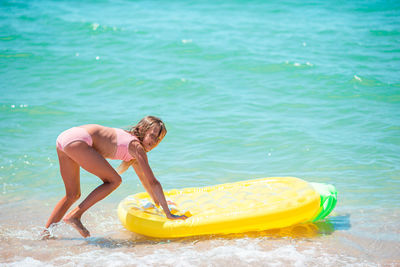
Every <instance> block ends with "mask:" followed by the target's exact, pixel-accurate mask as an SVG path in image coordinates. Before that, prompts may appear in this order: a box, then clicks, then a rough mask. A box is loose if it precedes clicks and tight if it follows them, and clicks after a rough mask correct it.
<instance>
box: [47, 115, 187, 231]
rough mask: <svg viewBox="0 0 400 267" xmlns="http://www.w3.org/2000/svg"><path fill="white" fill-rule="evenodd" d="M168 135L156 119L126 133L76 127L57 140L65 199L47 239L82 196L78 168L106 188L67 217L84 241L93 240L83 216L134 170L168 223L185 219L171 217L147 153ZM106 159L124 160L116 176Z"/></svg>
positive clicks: (150, 118)
mask: <svg viewBox="0 0 400 267" xmlns="http://www.w3.org/2000/svg"><path fill="white" fill-rule="evenodd" d="M166 133H167V129H166V128H165V126H164V123H163V122H162V121H161V120H160V119H159V118H157V117H153V116H147V117H144V118H143V119H142V120H141V121H140V122H139V123H138V124H137V125H136V126H134V127H132V129H131V130H130V131H129V132H127V131H124V130H122V129H117V128H109V127H104V126H101V125H96V124H88V125H82V126H79V127H74V128H71V129H69V130H66V131H64V132H63V133H61V134H60V135H59V136H58V138H57V142H56V143H57V154H58V159H59V163H60V172H61V176H62V179H63V181H64V185H65V192H66V193H65V196H64V197H63V198H62V199H61V200H60V201H59V202H58V203H57V205H56V207H55V208H54V210H53V212H52V213H51V215H50V218H49V220H48V221H47V223H46V230H45V231H44V237H50V233H49V231H48V227H49V226H50V225H51V224H53V223H56V222H59V221H60V220H61V219H62V218H63V216H64V214H65V213H66V212H67V211H68V209H69V208H70V207H71V205H72V204H73V203H74V202H75V201H77V200H78V199H79V197H80V196H81V189H80V180H79V167H82V168H84V169H85V170H87V171H88V172H90V173H93V174H94V175H97V176H98V177H99V178H100V179H101V180H102V181H103V184H102V185H100V186H99V187H97V188H96V189H94V190H93V191H92V192H91V193H90V194H89V195H88V196H87V197H86V199H85V200H83V201H82V203H81V204H79V206H77V207H76V208H75V209H73V210H72V211H71V212H70V213H68V214H67V215H66V216H65V217H64V222H66V223H68V224H70V225H72V226H73V227H74V228H75V229H77V230H78V231H79V233H80V234H81V235H82V236H83V237H88V236H90V233H89V231H88V230H87V229H86V228H85V226H83V224H82V222H81V216H82V214H83V213H84V212H85V211H86V210H87V209H89V208H90V207H91V206H93V205H94V204H95V203H97V202H98V201H100V200H102V199H103V198H105V197H106V196H108V195H109V194H110V193H111V192H112V191H114V190H115V189H116V188H117V187H118V186H119V185H120V184H121V176H120V174H122V173H123V172H124V171H126V170H127V169H128V168H129V166H133V168H134V169H135V172H136V174H137V175H138V176H139V179H140V181H141V182H142V184H143V186H144V188H145V189H146V191H147V192H148V193H149V195H150V196H151V198H152V199H153V201H154V203H155V204H156V205H161V207H162V208H163V210H164V212H165V215H166V216H167V218H169V219H186V217H185V216H176V215H173V214H171V212H170V210H169V208H168V204H167V201H166V200H165V196H164V192H163V190H162V187H161V184H160V183H159V182H158V180H157V179H156V178H155V177H154V174H153V172H152V170H151V168H150V166H149V163H148V160H147V155H146V152H149V151H150V150H152V149H153V148H155V147H156V146H157V145H158V144H159V143H160V142H161V140H162V139H163V138H164V136H165V135H166ZM106 158H109V159H119V160H123V162H122V163H121V165H120V166H119V168H118V170H119V172H118V173H117V172H116V171H115V170H114V169H113V167H111V165H110V164H109V163H108V161H107V160H106Z"/></svg>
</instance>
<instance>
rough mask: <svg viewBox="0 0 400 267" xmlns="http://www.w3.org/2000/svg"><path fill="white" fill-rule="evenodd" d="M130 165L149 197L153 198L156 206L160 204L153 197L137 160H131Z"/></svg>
mask: <svg viewBox="0 0 400 267" xmlns="http://www.w3.org/2000/svg"><path fill="white" fill-rule="evenodd" d="M132 167H133V169H134V170H135V172H136V174H137V176H138V177H139V180H140V181H141V182H142V185H143V187H144V189H146V191H147V192H148V193H149V195H150V197H151V198H152V199H153V201H154V204H156V205H157V206H160V203H159V202H158V199H157V198H156V197H155V195H154V192H153V190H152V188H151V187H150V185H149V183H147V179H146V178H145V176H144V173H143V170H142V168H140V165H139V164H138V162H137V161H136V160H135V161H133V163H132Z"/></svg>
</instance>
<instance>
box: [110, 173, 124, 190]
mask: <svg viewBox="0 0 400 267" xmlns="http://www.w3.org/2000/svg"><path fill="white" fill-rule="evenodd" d="M108 183H110V184H111V185H112V186H113V188H117V187H118V186H119V185H120V184H121V183H122V178H121V176H120V175H118V174H117V175H115V176H114V177H113V178H112V179H110V180H109V181H108Z"/></svg>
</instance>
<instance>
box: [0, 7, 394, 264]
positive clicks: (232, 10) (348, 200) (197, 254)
mask: <svg viewBox="0 0 400 267" xmlns="http://www.w3.org/2000/svg"><path fill="white" fill-rule="evenodd" d="M399 77H400V4H399V2H398V1H339V2H338V1H306V2H304V1H290V0H289V1H169V2H166V1H127V0H120V1H117V0H115V1H84V2H81V1H2V2H1V3H0V92H1V97H0V148H1V149H0V241H1V245H0V263H1V264H5V265H6V266H21V265H27V266H32V265H33V266H36V265H37V266H43V265H48V266H52V265H62V266H63V265H66V266H71V265H70V264H75V265H79V266H80V265H82V266H86V265H87V266H89V265H91V264H93V263H95V265H97V266H108V265H112V264H115V263H117V265H122V266H135V265H138V266H143V265H148V266H152V265H159V264H165V265H167V266H169V265H178V266H186V265H191V266H220V265H226V264H230V265H232V266H235V265H238V266H254V265H269V264H266V262H269V263H270V264H271V265H274V264H275V265H297V266H303V265H308V266H310V265H328V266H330V265H331V266H336V265H338V264H339V265H346V264H355V265H363V266H365V265H372V266H374V265H380V264H393V265H395V264H400V256H399V255H400V254H399V253H398V252H399V251H400V237H399V236H400V231H399V229H400V224H399V222H400V205H399V203H400V194H399V193H398V191H399V190H400V78H399ZM148 114H151V115H156V116H159V117H161V118H162V119H163V120H164V121H165V123H166V125H167V129H168V134H167V136H166V138H165V139H164V140H163V142H162V143H161V144H160V145H159V146H158V147H157V148H156V149H155V150H154V151H152V152H150V153H149V159H150V165H151V166H152V168H153V170H154V172H155V174H156V176H157V177H158V179H159V180H160V182H161V183H162V185H163V187H164V189H172V188H182V187H193V186H206V185H213V184H218V183H226V182H234V181H240V180H246V179H254V178H260V177H268V176H296V177H300V178H303V179H305V180H308V181H312V182H324V183H331V184H334V185H335V186H336V188H337V189H338V191H339V200H338V206H337V208H336V209H335V212H334V214H333V215H332V217H331V218H330V219H328V220H327V221H325V222H323V223H322V224H319V225H318V227H319V228H318V229H319V230H318V231H317V232H316V233H315V234H314V235H312V236H311V237H310V236H309V235H300V236H299V235H296V236H294V237H293V236H290V235H289V236H285V235H284V236H281V237H278V238H277V237H275V236H271V235H269V234H267V233H264V234H259V235H257V234H251V235H243V236H239V237H234V238H233V237H229V238H224V237H207V238H204V237H202V238H192V239H183V240H172V241H169V240H149V239H146V238H144V237H139V236H137V235H135V234H132V233H129V232H127V231H126V230H124V229H123V228H122V226H121V225H120V223H119V221H118V218H117V215H116V206H117V205H118V203H119V201H120V200H121V199H123V198H124V197H126V196H127V195H129V194H132V193H137V192H140V191H143V188H142V187H141V185H140V184H139V180H138V178H137V177H136V175H135V174H134V172H133V171H132V170H130V171H128V172H127V173H125V174H124V175H123V180H124V182H123V184H122V185H121V186H120V188H118V189H117V190H116V191H115V192H113V193H112V194H111V195H110V196H109V197H108V198H107V199H105V200H104V201H102V202H100V203H99V204H97V205H96V206H95V207H94V208H93V209H92V210H90V211H89V212H88V214H87V215H85V216H86V217H84V218H83V221H84V222H85V223H86V224H87V226H88V228H89V229H90V230H91V232H92V236H93V237H91V238H90V239H87V240H84V239H81V238H80V236H79V235H78V234H77V233H75V231H73V230H71V229H70V228H68V226H66V225H63V224H61V225H60V226H59V227H58V228H57V229H55V234H56V236H58V239H57V240H50V241H41V240H39V234H38V233H39V232H40V230H41V227H43V226H44V224H45V222H46V220H47V218H48V216H49V214H50V212H51V210H52V208H53V207H54V205H55V203H56V202H57V201H58V200H59V199H60V198H61V197H62V196H63V194H64V186H63V183H62V180H61V177H60V175H59V173H58V159H57V155H56V151H55V140H56V138H57V136H58V134H59V133H60V132H62V131H63V130H65V129H67V128H70V127H72V126H77V125H82V124H88V123H98V124H102V125H106V126H112V127H121V128H126V127H129V126H130V125H134V124H136V123H137V122H138V121H139V120H140V119H141V118H142V117H143V116H145V115H148ZM118 164H119V162H112V165H113V166H117V165H118ZM81 183H82V195H83V196H85V195H87V194H88V193H89V192H90V191H91V190H92V189H93V188H94V187H96V186H97V185H98V184H99V183H100V180H99V179H98V178H97V177H94V176H93V175H91V174H89V173H87V172H85V171H82V173H81ZM328 226H329V227H328ZM326 228H329V229H330V230H329V231H326ZM324 229H325V230H324Z"/></svg>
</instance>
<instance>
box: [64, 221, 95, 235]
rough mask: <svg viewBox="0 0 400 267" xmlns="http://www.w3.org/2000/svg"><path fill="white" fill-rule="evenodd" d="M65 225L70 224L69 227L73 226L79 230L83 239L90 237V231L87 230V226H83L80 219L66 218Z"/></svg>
mask: <svg viewBox="0 0 400 267" xmlns="http://www.w3.org/2000/svg"><path fill="white" fill-rule="evenodd" d="M63 221H64V222H65V223H68V224H69V225H71V226H72V227H74V228H75V229H76V230H78V232H79V233H80V234H81V235H82V236H83V237H85V238H86V237H89V236H90V233H89V231H88V229H86V227H85V226H83V224H82V222H81V220H80V219H78V218H68V217H66V218H64V220H63Z"/></svg>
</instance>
